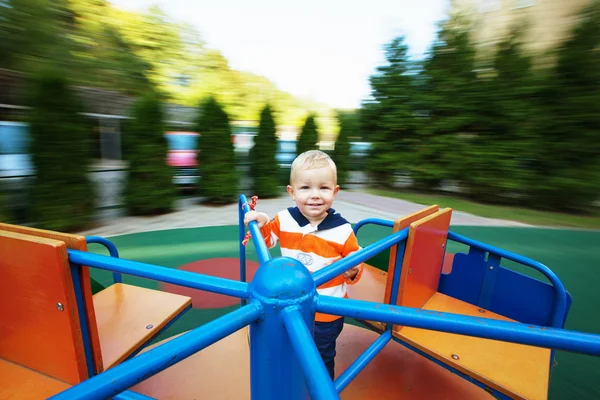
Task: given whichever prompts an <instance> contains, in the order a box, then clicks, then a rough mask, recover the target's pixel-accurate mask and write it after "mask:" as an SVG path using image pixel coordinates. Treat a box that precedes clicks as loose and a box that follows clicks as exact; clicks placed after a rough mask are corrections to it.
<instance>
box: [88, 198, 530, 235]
mask: <svg viewBox="0 0 600 400" xmlns="http://www.w3.org/2000/svg"><path fill="white" fill-rule="evenodd" d="M293 205H294V203H293V202H292V200H291V199H290V198H289V197H288V196H287V195H284V196H281V197H279V198H276V199H259V200H258V206H257V209H258V210H260V211H262V212H265V213H267V214H268V215H269V216H273V215H275V214H276V213H277V212H278V211H280V210H282V209H284V208H287V207H291V206H293ZM428 205H429V204H428ZM334 208H335V209H336V210H337V211H338V212H340V213H341V214H342V215H343V216H344V217H345V218H346V219H347V220H348V221H350V222H352V223H356V222H358V221H360V220H362V219H365V218H382V219H387V220H394V219H396V218H398V217H399V216H402V215H406V214H410V213H412V212H414V211H417V210H419V209H422V208H423V205H419V204H416V203H411V202H408V201H404V200H399V199H392V198H388V197H382V196H376V195H372V194H367V193H364V192H360V191H342V192H340V193H339V194H338V197H337V198H336V201H335V203H334ZM237 218H238V214H237V203H236V204H230V205H226V206H207V205H202V204H198V199H182V200H180V201H178V203H177V207H176V210H175V211H174V212H172V213H169V214H165V215H159V216H153V217H121V218H118V219H112V220H106V221H104V223H103V224H102V225H101V226H98V227H96V228H93V229H89V230H86V231H81V232H79V233H80V234H83V235H86V236H89V235H98V236H104V237H109V236H116V235H123V234H128V233H137V232H144V231H155V230H164V229H175V228H191V227H203V226H218V225H236V224H237V223H238V221H237ZM452 225H481V226H528V225H525V224H522V223H518V222H513V221H506V220H499V219H490V218H482V217H477V216H475V215H471V214H467V213H463V212H460V211H454V212H453V213H452Z"/></svg>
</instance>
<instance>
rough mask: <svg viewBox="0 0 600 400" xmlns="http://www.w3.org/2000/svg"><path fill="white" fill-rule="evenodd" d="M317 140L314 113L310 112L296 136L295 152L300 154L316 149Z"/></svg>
mask: <svg viewBox="0 0 600 400" xmlns="http://www.w3.org/2000/svg"><path fill="white" fill-rule="evenodd" d="M318 141H319V136H318V133H317V124H316V122H315V115H314V114H311V115H309V116H308V118H306V121H305V122H304V126H303V127H302V130H301V131H300V137H299V138H298V145H297V151H296V153H297V154H298V155H299V154H302V153H304V152H305V151H308V150H316V149H318V145H317V142H318Z"/></svg>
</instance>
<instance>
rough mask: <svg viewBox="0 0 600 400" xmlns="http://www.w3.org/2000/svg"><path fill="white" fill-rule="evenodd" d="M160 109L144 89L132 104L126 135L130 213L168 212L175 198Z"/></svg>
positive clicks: (126, 189) (156, 98) (155, 95)
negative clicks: (167, 162)
mask: <svg viewBox="0 0 600 400" xmlns="http://www.w3.org/2000/svg"><path fill="white" fill-rule="evenodd" d="M164 134H165V132H164V128H163V111H162V104H161V101H160V98H159V95H158V94H157V93H155V92H154V91H151V92H147V93H146V94H145V95H144V96H143V97H141V98H140V99H139V100H138V101H137V102H136V103H135V104H134V106H133V109H132V119H131V120H130V122H129V124H128V127H127V131H126V133H125V135H126V141H127V153H126V157H127V160H128V161H129V177H128V180H127V185H126V187H125V193H124V196H125V204H126V206H127V210H128V212H129V213H130V214H132V215H148V214H156V213H163V212H168V211H171V210H172V208H173V202H174V201H175V196H176V192H175V187H174V185H173V183H172V179H173V171H171V168H170V167H169V166H168V165H167V164H166V162H165V159H166V156H167V152H168V145H167V140H166V138H165V136H164Z"/></svg>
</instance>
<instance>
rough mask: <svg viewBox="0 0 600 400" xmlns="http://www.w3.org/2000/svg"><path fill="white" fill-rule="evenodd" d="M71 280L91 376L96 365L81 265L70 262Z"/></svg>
mask: <svg viewBox="0 0 600 400" xmlns="http://www.w3.org/2000/svg"><path fill="white" fill-rule="evenodd" d="M70 268H71V280H72V281H73V289H74V290H75V302H76V303H77V309H78V311H79V312H78V314H79V326H80V327H81V339H82V341H83V352H84V353H85V364H86V367H87V371H88V376H89V377H90V378H91V377H92V376H94V375H96V373H97V372H98V371H96V366H95V365H94V356H93V351H92V339H91V336H90V329H89V325H88V318H87V313H86V308H85V302H84V300H83V288H82V287H81V265H79V264H75V263H73V262H71V263H70Z"/></svg>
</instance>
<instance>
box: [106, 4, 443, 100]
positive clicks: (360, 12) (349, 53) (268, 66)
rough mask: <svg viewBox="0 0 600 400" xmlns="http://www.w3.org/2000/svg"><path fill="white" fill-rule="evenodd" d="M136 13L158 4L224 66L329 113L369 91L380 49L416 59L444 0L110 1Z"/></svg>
mask: <svg viewBox="0 0 600 400" xmlns="http://www.w3.org/2000/svg"><path fill="white" fill-rule="evenodd" d="M110 2H111V3H112V4H113V5H115V6H116V7H118V8H122V9H126V10H133V11H143V10H145V9H147V8H148V7H149V6H151V5H158V6H159V7H160V8H161V9H162V10H163V11H164V12H165V13H166V14H167V15H169V16H170V17H171V18H173V19H174V21H175V22H187V23H189V24H191V25H192V26H194V27H195V28H196V29H197V30H198V31H199V32H200V34H201V36H202V39H203V40H204V41H205V42H206V46H207V47H209V48H214V49H218V50H220V51H221V52H222V54H223V55H224V56H225V57H226V58H227V59H228V60H229V65H230V67H231V68H234V69H237V70H242V71H247V72H252V73H255V74H258V75H262V76H264V77H266V78H268V79H269V80H271V81H272V82H274V83H275V84H276V85H277V87H278V88H279V89H281V90H284V91H287V92H289V93H291V94H293V95H295V96H299V97H302V98H305V99H309V100H312V101H317V102H320V103H325V104H327V105H329V106H331V107H335V108H355V107H359V106H360V102H361V100H363V99H365V98H367V97H368V96H369V93H370V87H369V76H370V75H372V74H373V73H374V72H375V69H376V68H377V66H379V65H382V64H383V62H384V60H385V58H384V55H383V46H384V45H385V44H386V43H389V42H390V41H391V40H392V39H393V38H394V37H396V36H398V35H405V37H406V41H407V43H408V45H409V49H410V54H411V55H412V56H413V57H415V58H420V57H423V55H424V53H425V52H426V51H427V49H428V47H429V46H430V45H431V43H432V42H433V40H434V39H435V33H436V30H437V23H438V22H439V21H440V20H441V19H443V18H444V16H445V13H446V12H447V7H448V3H449V0H421V1H414V0H369V1H365V0H360V1H359V0H354V2H353V1H352V0H303V1H289V0H110Z"/></svg>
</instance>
